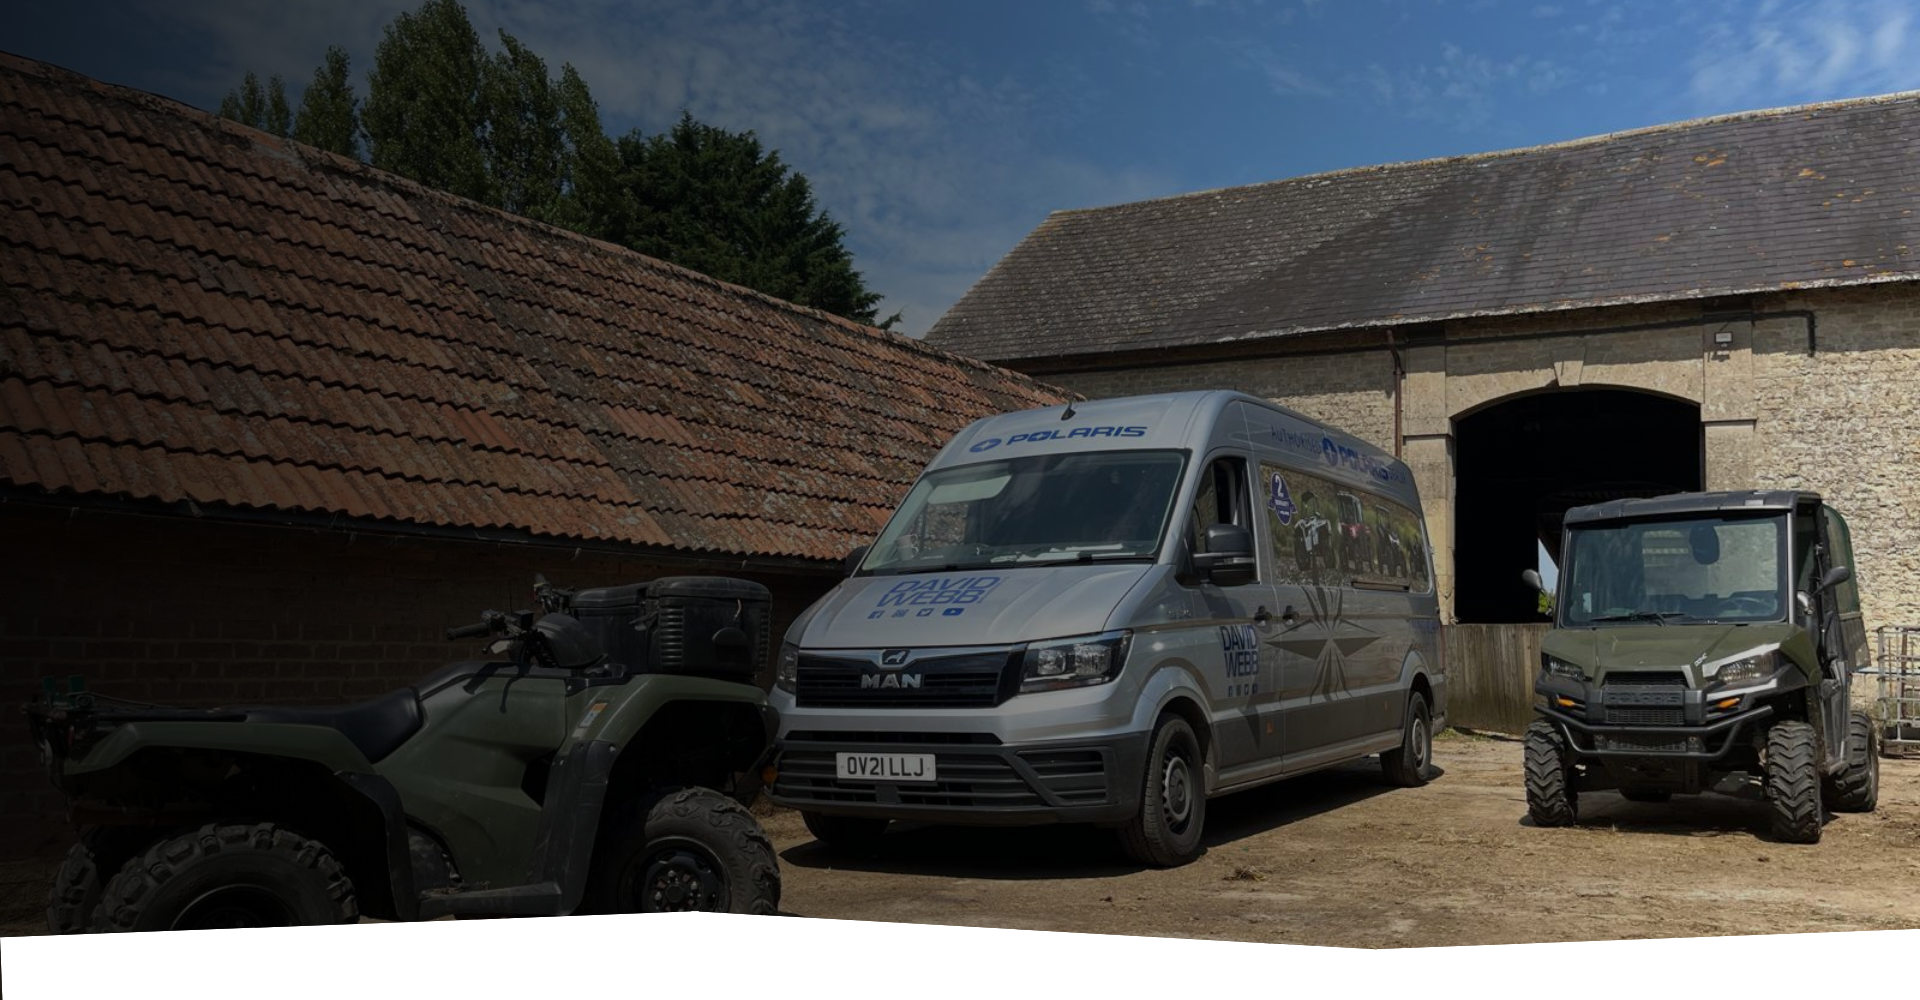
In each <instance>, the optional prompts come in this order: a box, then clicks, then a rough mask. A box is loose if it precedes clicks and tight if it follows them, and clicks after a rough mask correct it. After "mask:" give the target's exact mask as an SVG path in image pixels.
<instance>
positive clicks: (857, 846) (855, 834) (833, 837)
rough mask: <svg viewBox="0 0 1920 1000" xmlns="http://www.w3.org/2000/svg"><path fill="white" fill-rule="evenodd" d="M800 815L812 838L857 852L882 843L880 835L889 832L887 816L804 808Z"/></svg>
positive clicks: (837, 847)
mask: <svg viewBox="0 0 1920 1000" xmlns="http://www.w3.org/2000/svg"><path fill="white" fill-rule="evenodd" d="M800 819H801V820H802V821H804V822H805V823H806V824H807V832H808V833H811V834H813V839H815V840H817V841H819V842H821V843H822V844H825V845H827V847H828V849H830V850H834V851H844V852H848V853H854V854H866V853H870V852H871V851H873V849H874V848H876V847H879V846H880V835H881V834H883V833H886V832H887V818H886V817H885V816H828V815H826V814H825V813H817V812H802V813H801V814H800Z"/></svg>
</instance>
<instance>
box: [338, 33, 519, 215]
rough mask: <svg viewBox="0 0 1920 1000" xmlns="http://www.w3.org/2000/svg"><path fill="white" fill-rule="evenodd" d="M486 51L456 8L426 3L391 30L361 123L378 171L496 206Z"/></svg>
mask: <svg viewBox="0 0 1920 1000" xmlns="http://www.w3.org/2000/svg"><path fill="white" fill-rule="evenodd" d="M487 64H488V63H487V53H486V49H485V48H484V47H483V46H482V45H481V44H480V36H479V35H477V34H475V33H474V30H473V24H472V23H471V22H470V21H468V20H467V12H466V9H465V8H463V7H461V6H460V4H459V3H457V2H456V0H426V2H425V3H423V4H421V5H420V9H419V10H416V11H413V12H411V13H402V14H400V15H399V16H397V17H395V18H394V19H393V22H392V23H391V24H388V25H387V27H386V31H385V34H384V35H383V36H382V38H381V40H380V45H379V47H378V48H377V49H375V50H374V54H373V71H372V72H371V73H369V74H368V75H367V100H366V104H365V105H364V106H363V107H362V108H361V115H360V120H361V124H362V125H363V126H364V127H365V129H366V135H367V157H368V159H369V160H370V161H371V162H372V163H373V165H374V166H376V167H379V168H380V169H382V170H391V171H393V172H394V173H397V174H400V175H401V176H403V177H410V178H412V179H414V180H416V181H419V182H420V183H422V184H425V185H427V186H428V187H434V188H439V189H440V190H442V191H448V192H451V193H453V194H456V195H460V196H461V197H464V198H472V199H473V200H475V201H480V202H486V203H488V204H493V203H494V199H493V196H492V195H493V192H492V190H491V186H490V184H489V182H488V181H489V179H488V171H487V154H486V149H485V142H486V124H487V120H486V100H485V93H484V84H485V79H486V69H487Z"/></svg>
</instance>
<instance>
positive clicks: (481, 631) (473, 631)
mask: <svg viewBox="0 0 1920 1000" xmlns="http://www.w3.org/2000/svg"><path fill="white" fill-rule="evenodd" d="M492 634H493V625H492V623H490V622H475V623H473V624H472V625H456V626H454V627H453V628H450V629H448V630H447V638H448V639H449V640H452V639H479V638H481V637H483V636H488V635H492Z"/></svg>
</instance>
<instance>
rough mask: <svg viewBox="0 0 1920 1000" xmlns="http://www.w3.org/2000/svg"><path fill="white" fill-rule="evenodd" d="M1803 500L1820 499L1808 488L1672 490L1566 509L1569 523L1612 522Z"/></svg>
mask: <svg viewBox="0 0 1920 1000" xmlns="http://www.w3.org/2000/svg"><path fill="white" fill-rule="evenodd" d="M1802 501H1812V502H1813V503H1819V502H1820V494H1818V493H1812V492H1809V491H1807V490H1722V491H1719V492H1715V493H1669V494H1667V495H1666V496H1663V497H1646V498H1635V499H1628V500H1608V501H1606V502H1605V503H1596V504H1588V505H1587V506H1585V507H1575V508H1573V509H1572V510H1569V511H1567V518H1566V523H1568V524H1577V523H1579V522H1582V521H1612V520H1618V519H1621V518H1640V517H1666V516H1670V515H1673V514H1702V513H1710V512H1713V511H1748V510H1791V509H1793V507H1794V505H1796V504H1798V503H1800V502H1802Z"/></svg>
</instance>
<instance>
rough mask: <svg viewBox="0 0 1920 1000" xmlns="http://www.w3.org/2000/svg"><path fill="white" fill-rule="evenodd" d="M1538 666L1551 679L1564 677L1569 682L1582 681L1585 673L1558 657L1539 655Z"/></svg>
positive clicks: (1585, 677) (1584, 678)
mask: <svg viewBox="0 0 1920 1000" xmlns="http://www.w3.org/2000/svg"><path fill="white" fill-rule="evenodd" d="M1540 665H1541V667H1542V668H1543V669H1545V670H1546V672H1547V674H1548V675H1549V676H1552V677H1565V678H1566V679H1568V680H1570V681H1584V680H1586V679H1587V672H1586V671H1585V670H1582V669H1580V668H1579V667H1576V666H1574V665H1573V664H1571V663H1568V662H1567V661H1565V660H1562V659H1560V658H1558V657H1554V656H1548V655H1546V654H1545V653H1542V654H1540Z"/></svg>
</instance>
